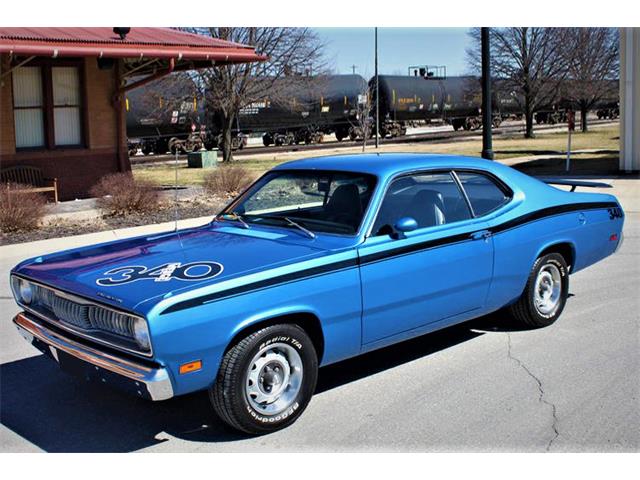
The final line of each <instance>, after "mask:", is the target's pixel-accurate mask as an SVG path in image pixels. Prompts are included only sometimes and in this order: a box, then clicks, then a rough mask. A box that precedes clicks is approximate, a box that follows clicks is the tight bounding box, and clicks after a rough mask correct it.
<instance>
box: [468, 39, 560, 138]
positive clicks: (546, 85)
mask: <svg viewBox="0 0 640 480" xmlns="http://www.w3.org/2000/svg"><path fill="white" fill-rule="evenodd" d="M469 35H470V36H471V37H472V38H473V39H474V40H475V41H476V42H475V46H474V47H473V48H471V49H469V50H468V51H467V56H468V59H469V63H470V65H471V67H472V68H473V69H474V70H475V71H476V72H479V71H480V68H481V54H480V28H474V29H472V30H471V31H470V32H469ZM566 36H567V30H566V29H562V28H539V27H511V28H491V29H490V34H489V38H490V41H491V71H492V74H493V76H494V77H495V78H498V79H500V81H501V84H502V85H503V88H507V89H510V90H511V91H512V92H514V98H516V99H517V101H518V103H519V104H520V107H521V108H522V111H523V113H524V117H525V121H526V130H525V137H526V138H532V137H533V115H534V113H535V111H536V110H538V109H540V108H541V107H545V106H548V105H550V104H552V103H553V101H554V99H555V98H556V97H557V95H558V90H559V85H560V84H561V83H562V81H563V80H564V78H565V77H566V75H567V70H568V69H567V67H568V57H567V49H566V48H565V43H564V41H565V38H566Z"/></svg>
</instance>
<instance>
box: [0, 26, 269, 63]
mask: <svg viewBox="0 0 640 480" xmlns="http://www.w3.org/2000/svg"><path fill="white" fill-rule="evenodd" d="M19 30H20V29H8V28H4V29H1V30H0V53H4V54H8V55H10V56H12V57H45V58H69V57H75V58H77V57H94V58H98V59H110V58H111V59H125V60H128V62H127V63H130V64H138V65H142V64H145V63H148V64H149V68H148V69H145V68H142V69H140V68H137V69H136V70H138V72H137V73H138V74H142V73H149V72H153V71H156V70H157V69H158V68H159V67H162V66H166V65H167V64H168V63H169V60H170V59H173V62H174V64H175V70H189V69H198V68H207V67H211V66H212V65H226V64H234V63H248V62H261V61H264V60H266V59H267V57H266V56H264V55H260V54H258V53H256V51H255V49H254V47H251V46H247V45H241V44H237V43H233V42H225V41H222V40H219V39H215V40H214V39H211V38H208V37H204V36H201V35H194V34H188V33H182V32H177V31H175V30H168V29H154V28H141V29H132V30H137V31H138V32H142V34H143V35H144V37H145V38H144V40H145V41H140V42H137V41H135V40H133V41H131V40H127V41H124V42H122V43H119V42H117V41H114V40H113V39H112V38H110V37H108V36H106V35H105V34H104V30H105V29H103V28H98V29H82V30H84V32H85V33H86V34H87V35H86V36H87V37H90V36H91V37H92V38H90V39H89V38H87V39H84V38H82V36H81V35H80V34H78V33H76V32H75V31H73V29H69V31H72V32H73V34H75V37H74V38H72V39H60V38H46V36H45V35H44V34H43V35H42V36H41V37H37V36H32V37H27V36H26V35H25V34H22V32H20V31H19ZM57 30H63V29H57ZM88 30H94V32H97V33H94V32H91V31H89V32H87V31H88ZM34 31H35V32H36V33H38V29H35V28H32V29H29V33H30V32H34ZM42 31H43V32H45V33H48V29H42ZM80 33H83V32H80ZM136 33H137V32H136ZM90 34H94V35H90ZM97 34H100V35H101V36H102V37H103V38H98V39H96V38H95V36H96V35H97ZM131 37H133V38H135V36H134V35H132V36H131ZM148 38H152V39H153V41H148V40H147V39H148ZM163 40H166V43H163ZM154 60H155V61H154Z"/></svg>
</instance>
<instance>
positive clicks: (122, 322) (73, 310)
mask: <svg viewBox="0 0 640 480" xmlns="http://www.w3.org/2000/svg"><path fill="white" fill-rule="evenodd" d="M32 285H33V287H34V292H33V301H32V304H31V305H30V307H31V308H32V309H34V310H35V311H36V312H39V313H41V314H43V315H46V316H48V317H50V316H53V317H54V319H56V320H58V321H60V322H62V323H66V324H68V325H71V326H73V327H76V328H79V329H81V330H86V331H91V330H100V331H103V332H109V333H113V334H115V335H120V336H123V337H127V338H130V339H133V322H134V318H133V317H131V316H130V315H127V314H124V313H118V312H115V311H113V310H110V309H108V308H104V307H101V306H99V305H92V304H88V303H80V302H76V301H73V300H70V299H68V298H65V297H62V296H60V295H57V294H56V292H55V291H53V290H51V289H49V288H46V287H43V286H41V285H36V284H32Z"/></svg>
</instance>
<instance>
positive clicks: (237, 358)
mask: <svg viewBox="0 0 640 480" xmlns="http://www.w3.org/2000/svg"><path fill="white" fill-rule="evenodd" d="M277 344H284V345H285V347H287V346H288V347H289V348H291V347H293V349H294V350H295V351H296V352H297V353H298V355H299V360H301V362H302V379H301V383H300V388H299V390H298V391H297V393H296V394H295V397H294V398H293V399H292V401H291V403H290V404H289V406H287V408H285V409H284V410H283V411H281V412H278V413H276V414H274V415H267V414H265V413H264V412H263V411H259V410H258V409H257V408H256V407H255V406H254V404H252V402H251V401H250V399H249V398H248V394H247V388H249V387H247V386H246V385H250V384H251V383H247V382H249V376H250V369H251V367H252V365H251V363H252V362H253V361H254V360H255V357H256V355H257V354H258V353H259V352H260V351H261V350H264V349H265V348H268V346H269V345H277ZM276 350H277V348H276ZM269 352H271V351H269ZM265 353H267V352H265ZM263 356H264V354H263ZM258 358H260V357H258ZM261 378H262V377H261ZM317 378H318V357H317V354H316V351H315V348H314V346H313V342H312V341H311V339H310V338H309V336H308V335H307V334H306V332H305V331H304V330H303V329H302V328H300V327H299V326H297V325H293V324H281V325H273V326H269V327H266V328H263V329H261V330H258V331H257V332H255V333H252V334H250V335H248V336H247V337H245V338H243V339H242V340H240V341H239V342H237V343H236V344H235V345H233V346H232V347H231V348H230V349H229V350H228V351H227V353H226V354H225V355H224V357H223V359H222V363H221V365H220V369H219V370H218V376H217V378H216V381H215V383H214V384H213V386H212V387H211V388H210V389H209V398H210V400H211V404H212V405H213V409H214V410H215V412H216V413H217V414H218V416H219V417H220V419H222V420H223V421H224V422H225V423H227V424H228V425H230V426H231V427H233V428H235V429H237V430H240V431H242V432H245V433H249V434H253V435H262V434H266V433H271V432H275V431H276V430H280V429H282V428H285V427H287V426H289V425H291V424H292V423H293V422H295V421H296V420H297V419H298V417H299V416H300V415H301V414H302V412H303V411H304V409H305V408H306V407H307V405H308V404H309V401H310V400H311V397H312V396H313V392H314V391H315V388H316V381H317Z"/></svg>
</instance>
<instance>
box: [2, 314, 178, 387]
mask: <svg viewBox="0 0 640 480" xmlns="http://www.w3.org/2000/svg"><path fill="white" fill-rule="evenodd" d="M13 323H14V324H15V325H16V327H18V332H20V335H22V336H23V337H24V338H25V339H26V340H27V341H28V342H29V343H31V344H32V345H34V346H35V347H36V348H38V349H39V350H41V351H42V352H44V353H46V354H48V355H49V356H50V357H52V358H53V359H54V360H56V361H57V362H58V364H60V366H61V367H72V368H65V369H66V370H71V371H72V373H76V374H81V375H83V376H85V377H86V378H88V379H89V378H96V379H99V380H101V381H102V382H103V383H109V384H115V385H116V386H118V387H124V388H125V389H127V390H131V391H133V392H134V393H137V394H138V395H139V396H141V397H145V398H149V399H151V400H166V399H168V398H171V397H173V386H172V385H171V379H170V378H169V374H168V372H167V370H166V369H165V368H162V367H160V368H151V367H148V366H146V365H143V364H142V363H137V362H135V361H132V360H129V359H125V358H122V357H119V356H116V355H111V354H109V353H105V352H101V351H99V350H96V349H94V348H91V347H88V346H86V345H83V344H81V343H78V342H76V341H75V340H72V339H70V338H67V337H66V336H64V335H63V334H60V333H58V332H56V331H53V330H52V329H49V328H47V327H46V326H44V325H43V324H42V323H40V322H37V321H36V320H35V319H32V318H30V315H29V314H26V313H24V312H23V313H19V314H18V315H16V316H15V318H14V319H13ZM60 352H62V353H60ZM61 355H62V356H64V361H63V358H61ZM79 367H80V368H79Z"/></svg>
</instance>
